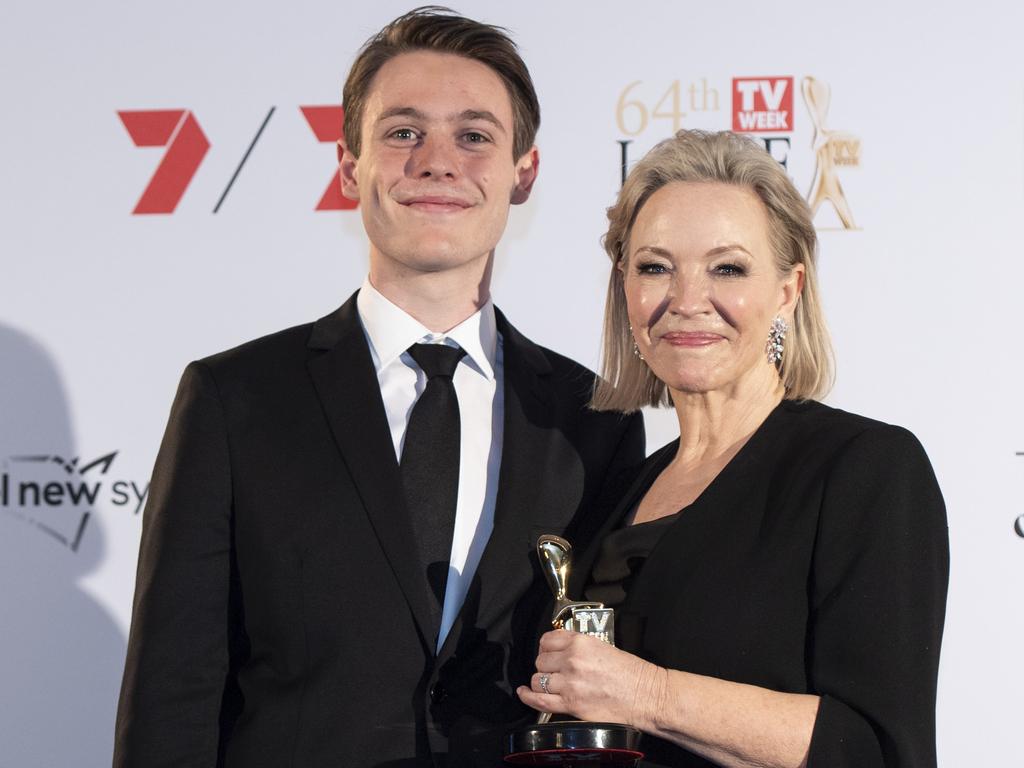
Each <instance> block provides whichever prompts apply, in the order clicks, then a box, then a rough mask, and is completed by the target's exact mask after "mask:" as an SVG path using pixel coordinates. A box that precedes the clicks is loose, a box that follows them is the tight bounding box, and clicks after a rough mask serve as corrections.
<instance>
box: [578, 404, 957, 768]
mask: <svg viewBox="0 0 1024 768" xmlns="http://www.w3.org/2000/svg"><path fill="white" fill-rule="evenodd" d="M677 447H678V441H675V442H673V443H670V444H669V445H667V446H665V447H664V448H662V449H661V450H660V451H658V452H657V453H655V454H654V455H653V456H651V457H650V458H649V459H648V460H647V462H646V463H645V464H644V466H643V467H642V469H641V470H640V473H639V475H638V476H637V477H636V479H635V481H634V483H633V485H632V487H631V488H630V489H629V491H628V492H627V493H626V495H625V497H624V498H623V500H622V502H621V503H620V504H619V506H618V508H617V510H616V513H615V514H614V515H612V517H611V518H610V519H609V520H608V521H607V522H606V523H605V526H604V529H603V530H602V532H601V534H600V536H601V537H602V538H603V542H602V544H600V545H595V546H592V547H590V549H588V550H587V551H586V552H585V553H584V555H583V557H582V558H581V560H580V561H579V563H578V569H577V571H576V573H575V574H574V580H575V579H580V580H583V579H584V578H586V583H587V584H588V587H587V589H586V590H585V592H584V593H585V594H586V596H587V598H588V599H591V598H593V599H607V600H608V602H609V603H611V604H617V605H616V632H617V640H618V643H617V644H618V645H619V647H621V648H624V649H625V650H628V651H630V652H633V653H636V654H638V655H640V656H641V657H643V658H645V659H648V660H650V661H652V662H654V663H656V664H659V665H661V666H665V667H668V668H672V669H682V670H686V671H689V672H694V673H698V674H703V675H710V676H713V677H717V678H722V679H725V680H732V681H736V682H742V683H749V684H752V685H759V686H763V687H766V688H770V689H773V690H777V691H783V692H791V693H812V694H817V695H819V696H821V697H822V698H821V706H820V708H819V710H818V717H817V720H816V722H815V726H814V732H813V735H812V738H811V746H810V754H809V759H808V766H809V768H846V767H847V766H848V767H849V768H874V767H875V766H887V767H888V768H894V767H897V766H898V767H899V768H911V767H913V768H919V767H921V766H935V687H936V676H937V670H938V661H939V643H940V640H941V637H942V625H943V618H944V613H945V598H946V585H947V580H948V571H949V550H948V536H947V533H948V531H947V526H946V517H945V508H944V505H943V502H942V496H941V494H940V492H939V488H938V485H937V483H936V481H935V476H934V474H933V472H932V469H931V466H930V464H929V462H928V458H927V456H926V455H925V453H924V450H923V449H922V447H921V445H920V443H919V442H918V441H917V440H916V438H915V437H914V436H913V435H912V434H910V433H909V432H907V431H906V430H904V429H902V428H899V427H893V426H890V425H887V424H882V423H880V422H877V421H872V420H870V419H866V418H863V417H861V416H855V415H853V414H850V413H846V412H843V411H839V410H836V409H833V408H829V407H827V406H824V405H821V404H820V403H815V402H802V403H796V402H792V401H784V402H783V403H782V404H780V405H779V406H778V407H777V408H776V409H775V410H774V411H773V412H772V413H771V414H770V415H769V417H768V418H767V419H766V420H765V422H764V423H763V424H762V425H761V426H760V427H759V428H758V430H757V431H756V432H755V433H754V434H753V435H752V436H751V438H750V440H749V441H748V442H747V444H746V445H745V446H744V447H743V448H742V449H741V450H740V451H739V452H738V453H737V455H736V456H735V457H734V458H733V459H732V461H730V462H729V464H728V465H727V466H726V467H725V468H724V469H723V470H722V471H721V472H720V473H719V475H718V476H717V477H716V478H715V479H714V480H713V481H712V482H711V484H710V485H709V486H708V487H707V488H706V489H705V491H704V492H703V493H702V494H701V495H700V496H699V497H698V498H697V499H696V500H695V501H694V502H693V503H692V504H691V505H690V506H688V507H686V508H685V509H683V510H681V511H680V513H677V514H676V515H672V516H671V517H670V518H665V519H663V521H657V522H654V523H653V524H652V523H645V524H641V525H637V526H633V527H631V528H625V527H622V524H623V521H624V520H625V519H626V518H627V517H628V513H629V511H630V510H632V509H634V508H635V507H636V505H637V504H638V503H639V501H640V499H641V498H643V495H644V494H645V493H646V492H647V490H648V489H649V488H650V486H651V484H652V483H653V482H654V480H655V478H656V477H657V476H658V474H659V473H660V472H661V471H662V470H663V469H664V468H665V467H666V466H667V465H668V463H669V462H670V461H671V460H672V458H673V456H674V455H675V452H676V449H677ZM617 528H618V530H616V529H617ZM579 587H580V585H579V584H576V585H575V593H577V594H578V593H579V591H580V589H579ZM616 593H618V594H616ZM641 748H642V749H643V750H644V751H645V752H646V753H647V761H648V762H647V763H646V764H647V765H664V766H708V765H712V763H710V762H708V761H706V760H704V759H703V758H700V757H698V756H696V755H693V754H692V753H690V752H688V751H686V750H683V749H681V748H679V747H676V746H674V745H672V744H670V743H668V742H666V741H662V740H660V739H655V738H653V737H645V738H644V742H643V745H642V747H641Z"/></svg>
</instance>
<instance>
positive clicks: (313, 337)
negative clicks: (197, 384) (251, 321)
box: [197, 295, 362, 374]
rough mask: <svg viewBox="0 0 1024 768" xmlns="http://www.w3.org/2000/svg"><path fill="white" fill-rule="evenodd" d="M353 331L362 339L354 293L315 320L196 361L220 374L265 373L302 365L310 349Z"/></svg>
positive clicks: (325, 346)
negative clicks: (255, 371) (339, 305)
mask: <svg viewBox="0 0 1024 768" xmlns="http://www.w3.org/2000/svg"><path fill="white" fill-rule="evenodd" d="M353 332H358V338H360V339H361V338H362V330H361V327H360V325H359V321H358V318H357V315H356V311H355V295H353V296H352V297H351V298H350V299H349V300H348V301H346V302H345V303H344V304H343V305H342V306H341V307H339V308H338V309H336V310H334V311H333V312H330V313H329V314H327V315H325V316H323V317H321V318H320V319H319V320H316V321H314V322H310V323H303V324H301V325H294V326H292V327H290V328H285V329H283V330H280V331H276V332H274V333H269V334H266V335H264V336H260V337H258V338H255V339H252V340H251V341H247V342H244V343H242V344H239V345H237V346H235V347H231V348H230V349H226V350H224V351H223V352H217V353H216V354H213V355H209V356H208V357H204V358H202V359H201V360H199V361H197V362H198V364H199V365H201V366H204V367H206V368H208V369H210V370H211V371H214V372H219V373H223V374H231V373H239V372H240V373H245V372H247V371H251V370H253V369H258V370H260V371H263V372H264V373H266V372H269V371H270V370H271V367H273V366H277V367H281V368H288V367H290V366H295V365H300V366H302V367H305V364H306V361H307V360H309V357H310V354H311V350H313V349H330V348H331V347H333V346H335V345H336V344H338V343H339V342H340V341H343V340H344V339H345V338H347V337H348V336H349V334H351V333H353Z"/></svg>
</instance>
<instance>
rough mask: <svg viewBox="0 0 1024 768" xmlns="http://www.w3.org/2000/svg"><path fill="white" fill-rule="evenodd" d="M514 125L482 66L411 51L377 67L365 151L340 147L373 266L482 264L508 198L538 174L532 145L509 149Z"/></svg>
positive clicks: (501, 87)
mask: <svg viewBox="0 0 1024 768" xmlns="http://www.w3.org/2000/svg"><path fill="white" fill-rule="evenodd" d="M512 126H513V117H512V102H511V100H510V98H509V95H508V91H507V90H506V88H505V84H504V83H503V82H502V81H501V79H500V78H499V77H498V75H497V74H496V73H495V72H494V71H492V70H491V69H490V67H488V66H486V65H485V64H482V63H480V62H478V61H474V60H472V59H467V58H464V57H462V56H454V55H450V54H442V53H434V52H429V51H416V52H412V53H404V54H401V55H399V56H396V57H395V58H393V59H391V60H389V61H388V62H387V63H386V64H384V66H382V67H381V68H380V71H378V72H377V75H376V77H375V78H374V79H373V83H372V85H371V86H370V92H369V93H368V95H367V99H366V106H365V110H364V113H363V123H362V154H361V155H360V157H358V158H356V157H354V156H353V155H352V153H351V152H350V151H348V150H347V149H346V147H345V146H344V144H343V143H342V144H341V151H340V161H341V180H342V191H343V192H344V194H345V196H346V197H349V198H351V199H353V200H358V201H359V204H360V208H361V209H362V216H363V226H364V227H365V228H366V233H367V235H368V236H369V239H370V246H371V247H370V258H371V267H372V268H376V269H388V270H391V271H392V274H399V275H406V274H408V273H409V272H410V271H411V272H415V273H423V272H444V271H448V270H458V269H464V268H470V269H476V268H479V269H481V270H482V269H483V268H484V267H485V265H486V264H487V262H488V259H489V256H490V254H491V252H492V251H493V250H494V247H495V246H496V245H497V243H498V240H499V239H500V238H501V235H502V232H504V230H505V223H506V221H507V219H508V208H509V205H510V204H514V203H522V202H524V201H525V200H526V199H527V197H528V196H529V193H530V187H531V185H532V183H533V179H534V177H535V175H536V169H537V151H536V148H534V149H531V150H530V151H529V152H527V153H526V154H525V155H524V156H523V157H521V158H514V157H513V154H512V146H513V136H512V132H513V128H512ZM395 270H397V272H396V271H395ZM481 274H482V272H481Z"/></svg>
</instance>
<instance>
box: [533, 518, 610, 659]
mask: <svg viewBox="0 0 1024 768" xmlns="http://www.w3.org/2000/svg"><path fill="white" fill-rule="evenodd" d="M537 556H538V557H539V558H540V564H541V568H542V569H543V571H544V575H545V576H546V577H547V580H548V584H549V585H550V587H551V591H552V592H553V593H554V595H555V610H554V612H553V613H552V614H551V626H552V627H554V628H555V629H568V630H570V631H573V632H580V633H582V634H584V635H592V636H593V637H596V638H599V639H601V640H604V641H605V642H606V643H610V644H611V645H615V610H614V609H613V608H605V607H604V603H593V602H581V601H577V600H570V599H569V598H568V597H567V596H566V589H567V586H568V583H569V569H570V567H571V565H572V544H570V543H569V542H568V541H566V540H565V539H563V538H562V537H561V536H555V535H554V534H550V533H546V534H544V535H543V536H541V537H540V538H539V539H537Z"/></svg>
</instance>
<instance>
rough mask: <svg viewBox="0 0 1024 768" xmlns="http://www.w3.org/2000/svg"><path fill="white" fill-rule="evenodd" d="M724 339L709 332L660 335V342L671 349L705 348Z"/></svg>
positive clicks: (682, 332) (675, 332) (680, 332)
mask: <svg viewBox="0 0 1024 768" xmlns="http://www.w3.org/2000/svg"><path fill="white" fill-rule="evenodd" d="M724 339H725V337H724V336H722V335H721V334H718V333H711V332H709V331H669V332H668V333H663V334H662V335H661V341H664V342H666V343H668V344H671V345H672V346H673V347H706V346H709V345H711V344H717V343H718V342H719V341H724Z"/></svg>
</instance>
